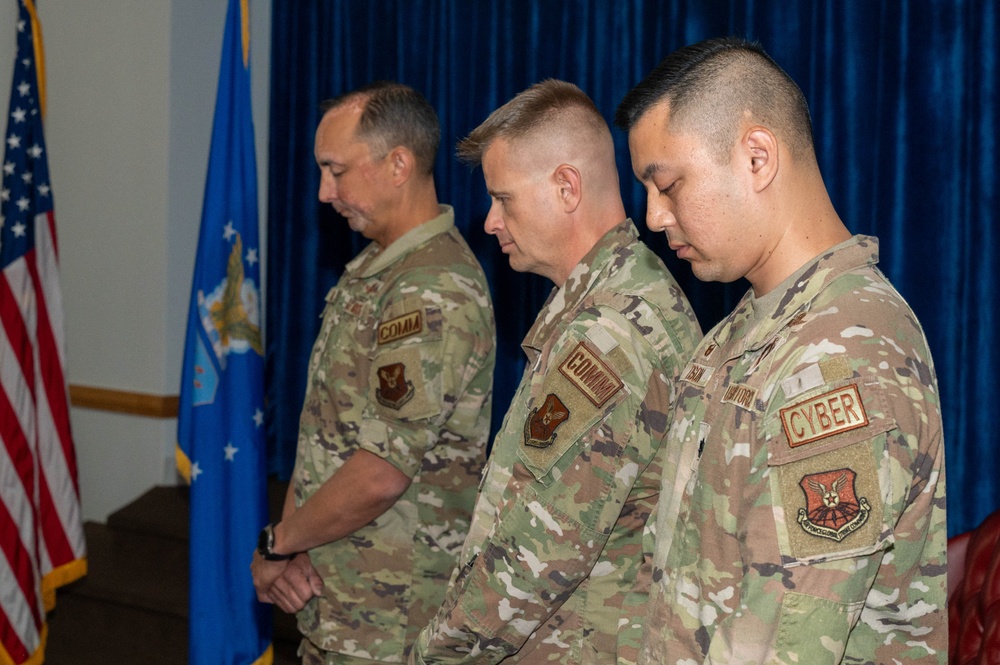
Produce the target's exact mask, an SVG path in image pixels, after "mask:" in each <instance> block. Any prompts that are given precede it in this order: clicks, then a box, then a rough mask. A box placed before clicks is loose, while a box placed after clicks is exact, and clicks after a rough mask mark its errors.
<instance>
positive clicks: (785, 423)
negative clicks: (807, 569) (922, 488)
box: [764, 379, 896, 565]
mask: <svg viewBox="0 0 1000 665" xmlns="http://www.w3.org/2000/svg"><path fill="white" fill-rule="evenodd" d="M885 404H886V399H885V396H884V394H883V390H882V387H881V385H880V384H879V382H878V380H877V379H872V380H871V381H862V380H860V379H850V380H846V381H839V382H835V383H832V384H825V385H823V386H819V387H816V388H813V389H811V390H809V391H806V392H804V393H802V394H799V395H796V396H795V397H794V398H793V399H791V400H789V401H788V402H787V403H786V404H785V405H784V406H782V407H781V408H779V409H777V412H776V413H773V414H772V415H771V416H769V417H768V418H767V419H766V421H765V424H764V428H765V436H766V438H767V440H768V444H767V445H768V464H769V466H770V467H771V473H770V483H771V491H772V495H773V508H774V518H775V524H776V526H777V530H778V541H779V548H780V550H781V554H782V560H783V562H784V563H785V565H798V564H801V563H810V562H816V561H822V560H828V559H838V558H845V557H849V556H858V555H863V554H869V553H871V552H874V551H876V550H878V549H881V548H883V547H885V546H887V545H888V544H889V543H891V542H892V538H893V536H892V528H891V525H888V524H886V523H885V518H884V512H885V511H884V507H885V505H886V501H887V499H888V497H887V496H886V491H887V490H884V488H883V482H882V481H881V480H880V477H879V471H878V468H879V463H878V458H879V456H880V452H881V450H882V448H883V447H884V445H885V439H886V433H887V432H889V431H890V430H892V429H895V427H896V422H895V419H894V418H893V417H892V414H891V413H889V412H888V411H887V410H886V407H885Z"/></svg>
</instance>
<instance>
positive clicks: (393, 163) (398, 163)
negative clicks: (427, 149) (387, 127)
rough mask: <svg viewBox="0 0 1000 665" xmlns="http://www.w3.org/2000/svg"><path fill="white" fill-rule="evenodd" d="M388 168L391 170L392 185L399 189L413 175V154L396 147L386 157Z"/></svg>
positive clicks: (415, 161)
mask: <svg viewBox="0 0 1000 665" xmlns="http://www.w3.org/2000/svg"><path fill="white" fill-rule="evenodd" d="M386 159H387V160H388V161H389V167H390V168H391V169H392V184H393V185H395V186H396V187H399V186H400V185H402V184H403V183H405V182H406V181H407V180H409V179H410V176H411V175H413V170H414V169H415V168H416V167H417V159H416V157H414V155H413V153H412V152H410V150H408V149H407V148H404V147H403V146H396V147H395V148H393V149H392V150H390V151H389V154H388V155H386Z"/></svg>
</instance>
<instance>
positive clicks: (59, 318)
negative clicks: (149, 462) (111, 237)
mask: <svg viewBox="0 0 1000 665" xmlns="http://www.w3.org/2000/svg"><path fill="white" fill-rule="evenodd" d="M16 28H17V57H16V61H15V63H14V78H13V85H12V90H11V97H10V111H9V115H8V118H7V131H6V134H5V136H4V158H3V185H2V188H0V322H2V326H0V549H2V550H3V556H2V557H0V662H3V663H8V662H9V663H24V662H27V661H29V660H31V661H32V662H36V661H37V662H41V661H40V659H41V657H42V653H41V652H42V650H43V649H44V632H45V612H46V611H47V610H49V609H51V608H52V606H53V605H54V604H55V590H56V588H57V587H59V586H62V585H63V584H67V583H69V582H72V581H73V580H75V579H78V578H79V577H81V576H82V575H84V574H85V573H86V571H87V564H86V559H85V556H86V547H85V543H84V537H83V524H82V520H81V515H80V489H79V486H78V484H77V469H76V455H75V453H74V450H73V439H72V437H71V435H70V426H69V399H68V395H67V387H66V375H65V373H64V371H63V367H64V357H63V356H64V352H63V329H62V328H63V315H62V295H61V293H60V291H59V279H58V278H59V272H58V261H57V249H56V228H55V217H54V215H53V207H52V191H51V189H50V184H49V169H48V164H47V161H46V153H45V138H44V137H43V135H42V112H43V100H42V96H43V91H44V83H43V79H42V76H41V75H40V74H41V73H42V72H43V71H44V68H43V66H42V60H41V27H40V25H39V24H38V20H37V16H36V14H35V8H34V5H33V3H32V1H31V0H21V3H20V7H19V17H18V21H17V24H16Z"/></svg>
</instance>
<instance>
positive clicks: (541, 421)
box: [524, 393, 569, 448]
mask: <svg viewBox="0 0 1000 665" xmlns="http://www.w3.org/2000/svg"><path fill="white" fill-rule="evenodd" d="M568 418H569V409H568V408H566V405H565V404H563V402H562V400H561V399H559V397H558V396H556V394H555V393H549V394H548V395H547V396H546V397H545V401H544V402H543V403H542V406H541V408H540V409H532V410H531V414H530V415H528V418H527V420H525V421H524V445H526V446H531V447H532V448H548V447H549V446H551V445H552V443H553V442H554V441H555V440H556V428H557V427H559V426H560V425H562V424H563V423H564V422H566V420H567V419H568Z"/></svg>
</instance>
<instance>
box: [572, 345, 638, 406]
mask: <svg viewBox="0 0 1000 665" xmlns="http://www.w3.org/2000/svg"><path fill="white" fill-rule="evenodd" d="M559 371H560V372H561V373H562V375H563V376H565V377H566V378H567V379H568V380H569V382H570V383H571V384H573V385H574V386H575V387H576V388H577V389H578V390H579V391H580V392H582V393H583V394H584V395H585V396H586V397H587V399H589V400H590V401H591V402H592V403H593V404H594V406H597V407H600V406H602V405H604V403H605V402H607V401H608V400H609V399H611V397H612V396H613V395H614V394H615V393H617V392H618V391H619V390H621V389H622V388H623V387H624V386H625V384H624V383H623V382H622V380H621V379H620V378H618V375H617V374H616V373H615V371H614V370H613V369H612V368H611V366H610V365H608V364H607V363H606V362H604V361H603V360H602V359H601V358H600V357H599V356H598V355H597V354H596V353H595V352H594V351H593V350H591V348H590V347H589V346H588V345H587V344H586V343H585V342H579V343H578V344H577V345H576V348H574V349H573V350H572V351H571V352H570V354H569V355H568V356H566V359H565V360H564V361H563V362H562V363H561V364H560V365H559Z"/></svg>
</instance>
